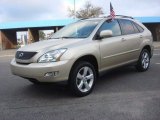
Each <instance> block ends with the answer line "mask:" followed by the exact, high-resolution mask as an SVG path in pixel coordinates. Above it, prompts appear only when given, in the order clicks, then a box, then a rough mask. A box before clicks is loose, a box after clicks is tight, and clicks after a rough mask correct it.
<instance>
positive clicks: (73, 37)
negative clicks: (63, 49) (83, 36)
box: [53, 36, 76, 39]
mask: <svg viewBox="0 0 160 120" xmlns="http://www.w3.org/2000/svg"><path fill="white" fill-rule="evenodd" d="M63 38H76V37H67V36H63V37H57V38H53V39H63Z"/></svg>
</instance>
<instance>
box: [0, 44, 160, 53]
mask: <svg viewBox="0 0 160 120" xmlns="http://www.w3.org/2000/svg"><path fill="white" fill-rule="evenodd" d="M153 46H154V48H155V49H157V48H160V42H153ZM16 50H17V49H10V50H2V51H0V56H12V55H13V56H14V55H15V53H16Z"/></svg>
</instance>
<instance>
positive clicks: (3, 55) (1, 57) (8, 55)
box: [0, 55, 14, 58]
mask: <svg viewBox="0 0 160 120" xmlns="http://www.w3.org/2000/svg"><path fill="white" fill-rule="evenodd" d="M13 56H14V55H3V56H0V58H3V57H13Z"/></svg>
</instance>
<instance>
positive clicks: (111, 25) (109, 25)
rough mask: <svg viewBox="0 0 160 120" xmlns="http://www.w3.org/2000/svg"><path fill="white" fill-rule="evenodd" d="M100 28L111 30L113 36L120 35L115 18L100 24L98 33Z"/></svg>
mask: <svg viewBox="0 0 160 120" xmlns="http://www.w3.org/2000/svg"><path fill="white" fill-rule="evenodd" d="M102 30H111V31H112V33H113V35H112V36H113V37H114V36H119V35H121V29H120V26H119V23H118V22H117V20H113V21H111V20H107V21H106V22H104V23H103V24H102V26H101V27H100V29H99V31H98V33H100V32H101V31H102Z"/></svg>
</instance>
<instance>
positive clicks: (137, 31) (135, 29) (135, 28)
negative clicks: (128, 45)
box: [132, 22, 140, 33]
mask: <svg viewBox="0 0 160 120" xmlns="http://www.w3.org/2000/svg"><path fill="white" fill-rule="evenodd" d="M132 25H133V28H134V31H135V33H139V32H140V31H139V30H138V28H137V27H136V25H135V24H134V22H132Z"/></svg>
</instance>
